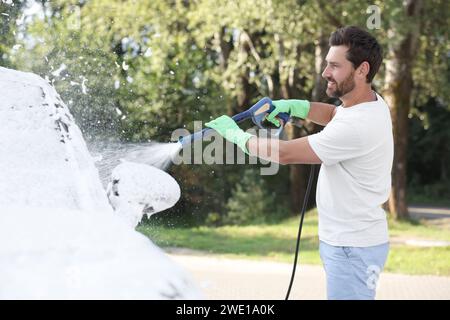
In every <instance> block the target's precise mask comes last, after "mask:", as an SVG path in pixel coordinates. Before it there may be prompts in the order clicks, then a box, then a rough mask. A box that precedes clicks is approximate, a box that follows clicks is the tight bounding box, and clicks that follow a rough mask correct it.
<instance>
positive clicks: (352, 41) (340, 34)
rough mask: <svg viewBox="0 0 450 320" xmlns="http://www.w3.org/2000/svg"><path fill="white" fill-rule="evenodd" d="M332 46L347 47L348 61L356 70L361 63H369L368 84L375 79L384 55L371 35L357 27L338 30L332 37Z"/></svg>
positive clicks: (330, 42)
mask: <svg viewBox="0 0 450 320" xmlns="http://www.w3.org/2000/svg"><path fill="white" fill-rule="evenodd" d="M329 44H330V46H341V45H345V46H347V47H348V51H347V60H348V61H350V62H351V63H352V64H353V67H354V68H355V69H356V68H357V67H359V66H360V64H361V63H363V62H364V61H367V62H368V63H369V65H370V70H369V73H368V74H367V79H366V81H367V83H370V82H372V80H373V77H375V74H376V73H377V72H378V69H379V68H380V65H381V61H382V60H383V55H382V51H381V47H380V45H379V43H378V41H377V39H375V38H374V37H373V36H372V35H371V34H370V33H368V32H367V31H364V30H362V29H360V28H358V27H355V26H348V27H343V28H339V29H337V30H336V31H335V32H333V33H332V34H331V36H330V41H329Z"/></svg>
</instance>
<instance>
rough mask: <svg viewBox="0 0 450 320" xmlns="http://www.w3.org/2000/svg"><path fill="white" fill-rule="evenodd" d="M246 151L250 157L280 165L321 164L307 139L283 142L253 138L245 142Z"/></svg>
mask: <svg viewBox="0 0 450 320" xmlns="http://www.w3.org/2000/svg"><path fill="white" fill-rule="evenodd" d="M247 150H248V152H249V154H250V155H252V156H256V157H259V158H262V159H264V160H269V161H273V162H278V163H280V164H294V163H295V164H301V163H304V164H315V163H322V161H321V160H320V159H319V157H318V156H317V155H316V153H315V152H314V150H313V149H312V148H311V146H310V144H309V142H308V137H303V138H298V139H293V140H289V141H284V140H278V139H264V138H258V137H256V136H253V137H251V138H250V139H249V140H248V141H247Z"/></svg>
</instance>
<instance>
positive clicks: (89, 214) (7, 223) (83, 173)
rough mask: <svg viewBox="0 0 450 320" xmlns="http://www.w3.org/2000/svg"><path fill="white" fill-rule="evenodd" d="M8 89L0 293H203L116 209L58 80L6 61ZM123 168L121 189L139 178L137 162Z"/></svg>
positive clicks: (2, 83)
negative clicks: (52, 81) (21, 69)
mask: <svg viewBox="0 0 450 320" xmlns="http://www.w3.org/2000/svg"><path fill="white" fill-rule="evenodd" d="M0 96H1V97H2V98H1V100H0V168H2V171H1V177H0V299H128V298H129V299H166V298H187V299H190V298H198V297H200V296H201V295H200V293H199V291H198V289H197V287H196V286H195V285H194V284H193V283H192V281H191V280H190V277H189V276H188V275H187V274H186V273H185V272H184V271H183V270H181V269H180V268H179V267H178V266H177V265H176V264H175V263H173V262H172V261H171V260H169V258H167V256H166V255H165V254H164V253H163V252H162V251H161V250H160V249H159V248H158V247H156V246H155V245H154V244H153V243H152V242H151V241H150V240H149V239H148V238H146V237H144V236H143V235H142V234H140V233H138V232H136V231H135V230H134V229H133V228H130V227H129V226H128V225H127V224H125V223H123V220H122V219H121V217H120V216H119V215H117V214H116V213H115V212H114V210H113V209H112V207H111V206H110V204H109V201H108V197H107V196H106V193H105V191H104V189H103V187H102V184H101V182H100V179H99V175H98V171H97V169H96V168H95V166H94V161H93V159H92V157H91V155H90V154H89V152H88V150H87V147H86V144H85V141H84V140H83V137H82V134H81V131H80V129H79V128H78V127H77V126H76V124H75V123H74V121H73V119H72V116H71V114H70V112H69V110H68V108H67V107H66V105H65V104H64V103H63V102H62V100H61V98H60V97H59V95H58V94H57V93H56V91H55V90H54V88H53V87H51V86H50V85H49V84H48V83H47V82H46V81H45V80H44V79H42V78H40V77H38V76H36V75H34V74H31V73H23V72H17V71H14V70H9V69H5V68H1V67H0ZM132 168H136V167H135V166H134V167H132ZM155 170H156V169H155ZM147 172H149V171H148V170H147ZM154 173H155V172H154ZM118 174H119V175H120V177H121V178H120V179H121V180H122V181H123V182H124V184H123V185H122V186H121V187H124V186H125V185H129V184H132V177H133V174H134V171H133V170H132V169H129V170H128V171H127V170H125V171H120V170H118ZM127 174H128V175H127ZM155 174H156V173H155ZM158 177H159V178H158V179H160V177H161V175H159V176H158ZM166 180H167V179H166ZM153 181H154V182H155V181H156V180H153ZM174 183H175V185H177V184H176V182H175V181H174V180H173V181H171V182H170V183H169V185H171V188H172V189H173V188H176V187H175V186H174ZM119 186H120V185H119ZM145 187H146V186H145V185H139V186H136V188H134V189H133V190H141V189H140V188H145ZM147 187H148V186H147ZM155 188H158V187H156V186H155V187H154V190H155ZM142 190H143V189H142ZM156 191H157V190H156ZM178 191H179V190H178ZM122 192H123V193H124V195H125V194H127V191H126V190H125V189H123V190H122ZM141 196H142V197H144V200H146V201H148V202H150V201H152V198H151V197H150V198H148V197H147V198H146V197H145V194H144V193H141ZM178 197H179V194H178ZM153 200H154V199H153ZM176 200H177V196H175V197H172V198H170V199H166V200H165V201H160V202H161V204H162V203H165V206H170V205H173V204H174V203H175V202H176ZM165 206H164V205H161V206H160V207H158V210H159V209H162V208H164V207H165Z"/></svg>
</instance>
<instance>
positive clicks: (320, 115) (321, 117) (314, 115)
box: [307, 102, 336, 126]
mask: <svg viewBox="0 0 450 320" xmlns="http://www.w3.org/2000/svg"><path fill="white" fill-rule="evenodd" d="M335 113H336V106H334V105H332V104H328V103H322V102H311V104H310V109H309V113H308V116H307V119H309V120H311V121H312V122H314V123H317V124H320V125H321V126H325V125H327V123H328V122H330V121H331V119H333V117H334V114H335Z"/></svg>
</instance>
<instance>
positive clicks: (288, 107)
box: [267, 99, 310, 127]
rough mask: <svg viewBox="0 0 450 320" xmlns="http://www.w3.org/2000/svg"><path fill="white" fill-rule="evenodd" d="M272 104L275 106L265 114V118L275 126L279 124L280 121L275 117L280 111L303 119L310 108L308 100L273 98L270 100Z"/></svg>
mask: <svg viewBox="0 0 450 320" xmlns="http://www.w3.org/2000/svg"><path fill="white" fill-rule="evenodd" d="M272 104H273V106H274V107H275V110H273V111H272V112H271V113H270V114H269V115H268V116H267V120H268V121H270V122H272V123H273V124H274V125H276V126H277V127H279V126H280V121H279V120H278V119H276V118H275V117H276V116H277V114H279V113H280V112H285V113H289V114H290V115H291V116H293V117H297V118H301V119H305V118H306V116H307V115H308V113H309V108H310V103H309V101H308V100H294V99H289V100H274V101H272Z"/></svg>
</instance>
